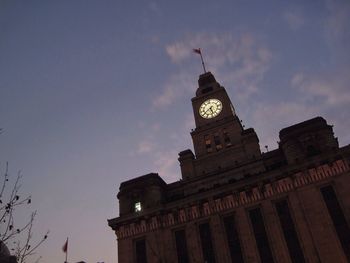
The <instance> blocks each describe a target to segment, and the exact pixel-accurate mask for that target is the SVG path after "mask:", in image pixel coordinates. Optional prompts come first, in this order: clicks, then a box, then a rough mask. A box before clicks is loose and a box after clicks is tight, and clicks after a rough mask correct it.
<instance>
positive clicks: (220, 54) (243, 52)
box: [152, 33, 272, 108]
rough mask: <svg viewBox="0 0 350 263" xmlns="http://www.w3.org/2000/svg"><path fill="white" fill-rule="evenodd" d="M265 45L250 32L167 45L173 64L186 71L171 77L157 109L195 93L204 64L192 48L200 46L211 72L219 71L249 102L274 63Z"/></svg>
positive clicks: (193, 38)
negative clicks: (196, 80) (196, 78)
mask: <svg viewBox="0 0 350 263" xmlns="http://www.w3.org/2000/svg"><path fill="white" fill-rule="evenodd" d="M262 43H263V42H262V41H260V40H259V39H258V38H257V37H256V36H254V35H253V34H250V33H244V34H237V35H234V34H233V33H220V34H207V33H198V34H193V35H191V36H187V37H185V38H184V39H182V40H179V41H176V42H174V43H171V44H169V45H167V46H166V47H165V49H166V52H167V54H168V56H169V58H170V59H171V61H172V62H173V63H175V64H178V65H179V66H182V65H183V64H185V65H186V67H185V68H186V70H183V69H182V67H180V69H179V71H178V72H177V73H174V74H173V75H172V76H170V77H169V79H168V80H167V81H166V83H165V84H164V88H163V90H162V91H161V92H160V94H159V95H158V96H156V97H155V99H154V100H153V102H152V105H153V107H156V108H162V107H166V106H169V105H171V104H172V103H173V102H174V101H175V100H176V99H178V98H179V97H181V96H184V95H188V94H189V93H190V92H191V93H192V94H193V92H194V89H195V87H196V83H195V81H194V79H193V76H194V75H197V74H198V71H199V67H200V64H199V63H200V62H199V58H196V54H194V53H193V51H192V49H193V48H197V47H201V48H202V50H203V55H204V59H205V61H206V63H207V69H208V70H210V71H212V72H213V73H216V72H217V77H218V79H219V80H220V81H222V82H223V83H226V84H228V85H230V86H231V87H234V88H235V89H237V92H236V93H237V94H238V99H246V98H247V97H249V96H250V95H251V94H254V93H255V92H257V90H258V84H259V83H260V81H261V80H262V78H263V77H264V74H265V73H266V72H267V70H268V69H269V67H270V64H271V61H272V52H271V51H270V50H269V49H268V48H267V47H266V46H264V45H263V44H262ZM190 58H192V61H190ZM193 61H195V62H196V64H193ZM191 62H192V63H191ZM194 65H196V67H195V66H194Z"/></svg>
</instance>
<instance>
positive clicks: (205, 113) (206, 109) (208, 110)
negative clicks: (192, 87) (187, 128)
mask: <svg viewBox="0 0 350 263" xmlns="http://www.w3.org/2000/svg"><path fill="white" fill-rule="evenodd" d="M221 110H222V103H221V101H219V100H218V99H208V100H206V101H204V102H203V103H202V105H201V106H200V107H199V115H201V116H202V117H203V118H205V119H211V118H214V117H216V116H218V115H219V113H220V112H221Z"/></svg>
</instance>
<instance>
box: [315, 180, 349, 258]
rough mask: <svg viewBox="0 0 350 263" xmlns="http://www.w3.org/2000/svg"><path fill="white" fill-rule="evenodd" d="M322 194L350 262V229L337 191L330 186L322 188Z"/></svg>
mask: <svg viewBox="0 0 350 263" xmlns="http://www.w3.org/2000/svg"><path fill="white" fill-rule="evenodd" d="M321 193H322V196H323V199H324V201H325V203H326V205H327V208H328V212H329V215H330V216H331V218H332V221H333V224H334V227H335V230H336V232H337V234H338V238H339V241H340V243H341V245H342V247H343V249H344V253H345V255H346V256H347V258H348V260H349V261H350V229H349V225H348V223H347V222H346V219H345V216H344V213H343V210H342V209H341V207H340V204H339V202H338V199H337V196H336V194H335V191H334V189H333V187H332V186H330V185H329V186H326V187H323V188H321Z"/></svg>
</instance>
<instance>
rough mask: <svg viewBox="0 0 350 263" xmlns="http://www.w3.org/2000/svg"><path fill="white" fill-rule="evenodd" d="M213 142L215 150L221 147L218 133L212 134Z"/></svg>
mask: <svg viewBox="0 0 350 263" xmlns="http://www.w3.org/2000/svg"><path fill="white" fill-rule="evenodd" d="M214 143H215V147H216V150H221V149H222V145H221V142H220V137H219V134H218V133H215V134H214Z"/></svg>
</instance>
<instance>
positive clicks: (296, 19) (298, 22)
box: [283, 12, 305, 30]
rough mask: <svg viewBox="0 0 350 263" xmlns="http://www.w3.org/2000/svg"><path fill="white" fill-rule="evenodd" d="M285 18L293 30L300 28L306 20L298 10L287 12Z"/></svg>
mask: <svg viewBox="0 0 350 263" xmlns="http://www.w3.org/2000/svg"><path fill="white" fill-rule="evenodd" d="M283 18H284V19H285V21H286V22H287V24H288V25H289V27H290V29H292V30H298V29H299V28H301V27H302V26H303V25H304V22H305V21H304V18H303V17H302V15H301V14H298V13H296V12H287V13H285V14H284V15H283Z"/></svg>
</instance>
